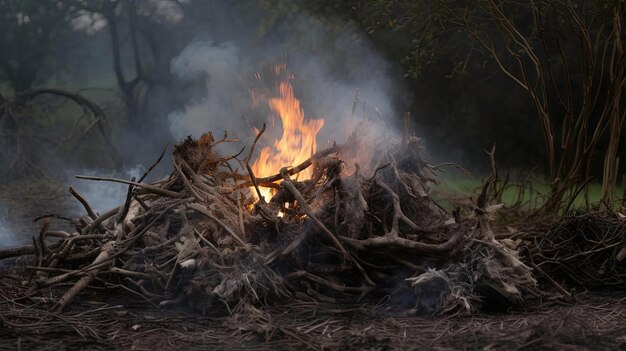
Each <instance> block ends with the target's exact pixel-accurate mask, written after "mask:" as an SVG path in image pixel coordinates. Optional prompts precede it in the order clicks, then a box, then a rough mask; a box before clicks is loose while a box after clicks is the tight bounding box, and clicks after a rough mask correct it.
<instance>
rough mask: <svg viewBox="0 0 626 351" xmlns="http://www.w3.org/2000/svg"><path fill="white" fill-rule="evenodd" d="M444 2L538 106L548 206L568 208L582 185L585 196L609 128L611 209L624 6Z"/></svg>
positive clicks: (607, 194)
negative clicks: (548, 194)
mask: <svg viewBox="0 0 626 351" xmlns="http://www.w3.org/2000/svg"><path fill="white" fill-rule="evenodd" d="M443 3H445V4H444V6H446V9H447V16H446V17H447V19H448V21H449V22H450V23H452V24H454V25H455V26H456V27H457V28H460V29H462V30H463V31H464V32H465V33H466V34H467V35H468V36H469V37H470V38H471V39H472V40H473V42H475V43H477V44H478V45H479V46H480V47H481V48H482V49H483V50H484V52H485V53H486V54H487V55H488V56H489V57H491V58H492V59H493V60H494V61H495V63H496V64H497V66H498V68H499V70H500V71H501V72H502V73H504V74H505V75H506V76H508V77H509V78H510V79H511V80H512V81H513V82H515V83H516V84H517V85H518V86H519V87H521V88H522V89H523V90H524V91H526V92H527V94H528V96H529V97H530V100H531V101H532V103H533V106H534V107H535V111H536V113H537V117H538V119H539V122H540V124H541V129H542V131H543V140H544V144H545V149H546V158H547V166H548V172H549V177H550V183H551V193H550V198H549V200H548V202H547V203H546V205H545V209H547V210H549V211H551V212H556V211H558V210H560V209H563V208H564V207H567V206H568V205H569V204H570V203H571V202H572V201H573V199H574V197H576V196H577V194H578V191H577V185H578V184H580V183H581V182H584V185H583V187H584V188H585V193H587V186H588V183H589V180H590V173H591V165H592V161H593V160H594V155H595V154H596V153H598V152H600V151H602V150H599V147H600V145H601V143H602V142H603V138H606V134H607V131H608V134H609V135H608V141H606V142H607V143H608V147H607V148H606V150H604V151H605V152H606V154H605V157H604V171H603V172H604V174H603V190H602V202H603V204H604V206H606V207H611V205H612V203H613V191H614V189H615V185H616V179H617V176H618V174H617V172H618V163H619V158H618V156H617V150H618V146H619V139H620V135H621V130H622V122H623V119H624V116H625V114H626V109H625V108H624V101H623V99H624V97H623V95H622V94H621V92H622V90H623V89H624V85H625V82H626V74H625V72H624V65H625V64H626V61H625V56H624V51H623V37H622V35H623V34H622V26H621V19H622V18H624V17H625V16H626V12H625V9H624V7H623V6H622V4H621V2H620V1H614V2H595V1H593V2H584V1H575V0H544V1H536V0H531V1H528V2H526V1H523V2H517V1H511V0H478V1H473V2H470V5H467V2H463V3H464V5H459V4H458V3H457V2H443ZM607 19H610V20H608V21H607ZM575 90H578V91H575ZM576 96H579V97H580V100H578V99H576V98H575V97H576Z"/></svg>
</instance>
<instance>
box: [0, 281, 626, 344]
mask: <svg viewBox="0 0 626 351" xmlns="http://www.w3.org/2000/svg"><path fill="white" fill-rule="evenodd" d="M12 280H13V279H12V278H10V277H6V276H5V277H3V278H2V279H1V280H0V286H1V287H0V350H78V349H83V350H111V349H115V350H196V349H197V350H220V349H224V350H235V349H245V350H303V349H314V350H322V349H324V350H340V349H341V350H353V349H354V350H424V349H432V350H476V349H483V350H619V349H626V325H625V324H624V320H626V293H623V292H622V293H611V294H609V293H601V292H582V293H579V294H578V295H577V297H576V300H575V301H572V302H560V303H558V302H550V303H545V304H537V305H535V306H528V307H527V308H526V310H511V311H507V312H505V313H493V314H488V313H481V314H478V315H473V316H458V315H456V316H408V315H406V313H405V312H403V311H393V310H391V309H390V308H389V307H388V306H386V305H385V304H384V303H381V304H379V305H377V306H372V305H353V306H345V305H342V306H336V305H320V304H298V305H291V306H285V305H278V306H275V307H272V308H267V309H259V310H255V311H253V312H254V313H249V312H250V311H247V312H248V313H246V314H243V315H245V316H246V317H245V319H243V317H240V318H241V319H237V317H231V316H229V315H228V313H224V311H217V312H216V313H217V314H218V315H213V316H211V315H208V316H202V315H200V314H198V313H195V312H190V311H188V310H187V309H185V308H183V307H177V308H174V309H169V310H164V309H159V308H158V307H155V306H151V305H150V304H148V303H147V302H146V301H145V300H143V299H142V298H140V297H137V296H135V295H132V294H131V293H129V292H126V291H125V290H121V289H119V288H118V289H114V290H107V291H105V292H103V291H102V290H96V289H90V290H88V291H87V292H85V293H84V294H82V295H81V296H80V298H79V299H77V300H76V301H75V302H74V303H73V304H72V305H71V307H70V308H68V309H67V310H66V311H65V312H64V313H63V314H62V315H56V314H54V313H52V312H49V311H50V307H51V304H50V303H49V300H47V299H37V300H35V301H36V304H35V305H32V302H33V301H25V300H22V301H12V300H11V299H12V296H13V294H15V293H17V292H18V291H19V290H21V289H22V288H21V287H19V284H16V283H17V282H15V281H12ZM57 294H58V292H57ZM48 296H50V297H52V296H56V295H55V293H54V291H50V292H49V295H48ZM250 316H252V317H250Z"/></svg>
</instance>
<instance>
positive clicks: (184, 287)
mask: <svg viewBox="0 0 626 351" xmlns="http://www.w3.org/2000/svg"><path fill="white" fill-rule="evenodd" d="M263 130H264V129H263ZM263 130H262V131H261V132H260V133H259V134H258V135H257V138H256V139H255V142H254V144H253V145H252V147H251V148H250V149H249V151H248V153H247V156H246V157H245V158H244V159H240V158H239V155H234V156H228V157H223V156H220V155H218V154H217V153H216V152H215V151H214V148H215V146H216V145H217V144H220V143H222V142H228V141H231V140H229V139H227V136H226V135H225V136H224V138H223V139H222V140H215V139H214V138H213V136H212V135H211V134H210V133H208V134H205V135H204V136H203V137H201V138H200V139H198V140H194V139H192V138H188V139H186V140H185V141H184V142H183V143H182V144H180V145H178V146H176V147H175V150H174V152H173V155H172V157H171V159H172V162H173V165H174V168H175V170H174V171H173V173H172V174H170V175H169V176H168V177H166V178H164V179H162V180H160V181H157V182H155V183H152V184H148V183H145V182H144V181H143V180H144V178H145V176H146V175H147V174H146V175H144V176H143V177H142V178H141V179H138V180H135V179H132V180H123V179H111V178H97V177H79V178H86V179H91V180H96V181H112V182H120V183H124V184H127V185H128V195H127V198H126V201H125V203H123V204H121V205H120V206H119V207H117V208H114V209H112V210H110V211H108V212H106V213H103V214H98V213H96V212H95V211H93V210H92V208H91V207H90V205H89V204H88V202H87V201H86V199H84V198H83V197H82V196H81V195H80V194H79V193H78V192H76V191H75V190H73V189H71V188H70V191H71V192H72V194H73V195H74V196H75V197H76V198H77V199H78V200H79V201H80V202H81V204H82V205H83V207H84V208H85V211H86V215H85V216H84V217H83V218H79V219H74V220H73V222H72V223H73V225H74V227H75V228H76V231H75V232H73V233H68V232H62V231H54V230H51V229H50V228H49V221H48V219H46V220H45V221H44V224H43V226H42V229H41V232H40V233H39V235H38V236H37V237H36V238H34V240H33V245H32V246H26V247H21V248H15V249H12V250H5V251H1V252H0V258H4V257H10V256H18V255H25V254H33V255H34V263H33V264H32V265H31V266H28V267H27V268H28V269H30V270H31V271H32V272H33V275H32V277H31V284H32V288H31V289H30V291H29V294H36V293H37V292H38V291H41V289H43V288H46V287H50V286H56V285H59V284H61V283H72V285H71V287H70V288H69V289H67V290H66V292H65V293H64V294H63V295H62V296H60V298H59V299H58V301H57V302H56V308H57V309H58V310H61V309H63V308H64V307H65V306H67V305H68V304H69V303H70V302H71V301H72V300H73V299H74V298H75V297H76V296H77V295H78V294H79V293H80V292H81V291H83V290H84V289H85V288H87V287H88V286H89V285H90V284H102V283H108V284H111V283H112V284H115V285H116V286H122V287H124V288H125V289H128V290H131V291H133V292H135V293H138V294H141V295H142V296H143V297H144V298H145V299H146V300H148V301H150V302H152V303H159V304H160V305H161V306H169V305H172V304H176V305H178V304H186V305H189V306H190V307H192V308H195V309H197V310H199V311H202V312H207V311H210V310H216V309H224V308H227V309H228V311H231V312H233V311H236V310H237V309H241V308H242V306H246V305H247V306H250V305H269V304H272V303H274V302H275V301H279V300H283V301H284V300H287V299H297V300H300V301H302V300H306V301H326V302H335V303H354V302H359V301H360V302H380V301H381V299H382V300H383V301H387V300H390V301H389V302H390V303H392V304H394V305H398V306H403V307H406V308H407V309H408V310H410V311H414V312H430V313H432V312H449V311H460V312H467V313H470V312H473V311H476V310H477V309H479V308H480V307H481V306H484V305H485V304H486V303H489V302H490V301H494V303H495V302H497V303H500V302H505V303H506V304H507V305H510V304H517V303H520V302H522V301H524V300H525V299H526V298H527V297H532V296H536V294H537V288H536V281H535V279H534V278H533V276H532V274H531V269H530V268H529V267H527V266H526V265H525V264H524V263H522V262H521V261H520V260H519V259H518V255H517V250H516V248H515V247H514V245H513V244H512V243H510V242H507V241H506V240H505V241H500V240H496V239H495V236H494V233H493V230H492V228H491V221H492V219H493V216H494V214H495V211H496V210H497V209H499V208H500V207H501V206H500V205H490V203H489V199H490V198H491V195H490V194H491V192H492V189H493V184H494V182H495V180H496V174H495V164H493V173H492V175H491V176H490V177H489V178H488V179H487V180H486V181H485V184H484V187H483V189H482V192H481V194H480V196H479V197H478V201H477V203H476V204H475V205H474V206H472V207H471V208H469V209H465V210H461V209H457V210H456V211H455V212H454V213H453V214H452V215H451V216H449V215H448V214H447V213H446V212H445V211H444V210H443V209H442V208H441V207H440V206H438V205H437V204H436V203H435V202H434V201H433V199H432V198H430V197H429V195H428V190H429V188H428V184H430V183H431V182H434V181H436V180H435V174H434V172H433V170H434V167H433V166H430V165H429V163H428V156H427V154H426V151H425V148H424V144H423V142H422V141H421V139H419V138H416V137H410V138H409V137H408V136H406V135H405V137H404V138H403V139H402V141H398V142H396V143H389V142H387V143H385V144H383V143H375V144H376V145H371V144H374V143H372V142H370V141H366V140H363V138H362V137H359V136H357V135H356V134H355V135H353V136H352V137H351V138H350V139H349V140H348V141H347V142H346V144H344V145H333V146H332V147H330V148H328V149H325V150H322V151H319V152H318V153H316V154H315V155H313V156H312V157H311V158H310V159H308V160H306V161H305V162H303V163H302V164H300V165H296V166H294V167H292V168H287V167H285V168H283V169H281V171H280V172H279V173H278V174H275V175H272V176H269V177H263V178H257V177H256V176H255V175H254V174H253V172H252V169H251V167H250V159H251V157H252V155H253V152H254V145H255V144H256V142H257V141H258V138H259V137H260V136H261V134H262V133H263ZM366 144H369V146H368V152H367V155H365V156H364V153H363V147H364V145H366ZM240 154H241V153H240ZM490 155H491V159H492V163H493V150H492V152H491V154H490ZM162 157H163V155H161V158H162ZM161 158H159V160H160V159H161ZM344 160H351V161H356V160H358V161H360V162H361V164H367V165H368V168H370V166H371V171H369V173H367V174H366V171H364V170H361V167H360V166H359V163H356V164H354V166H351V167H350V168H353V169H348V168H349V167H348V166H347V165H346V162H344ZM237 164H239V165H240V166H241V167H240V169H245V170H247V171H248V172H247V173H240V172H237V171H235V170H234V167H233V165H237ZM308 167H312V170H313V171H312V174H313V175H312V177H311V179H308V180H297V176H298V174H299V173H300V172H301V171H302V170H304V169H306V168H308ZM152 168H153V167H151V168H150V169H152ZM149 171H150V170H149ZM149 171H148V172H149ZM259 187H272V188H275V190H276V192H275V195H274V196H273V197H272V198H271V199H264V198H263V197H262V196H261V193H260V191H259ZM254 193H256V194H257V196H253V195H254ZM255 199H258V200H255ZM49 238H58V239H59V240H57V241H50V240H49Z"/></svg>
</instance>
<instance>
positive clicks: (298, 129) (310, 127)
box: [252, 65, 324, 200]
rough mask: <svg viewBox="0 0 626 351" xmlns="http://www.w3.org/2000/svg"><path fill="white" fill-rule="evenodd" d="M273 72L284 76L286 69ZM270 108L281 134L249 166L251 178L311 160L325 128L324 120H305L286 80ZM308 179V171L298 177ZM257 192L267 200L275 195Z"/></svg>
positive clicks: (263, 190)
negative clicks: (319, 133) (278, 119)
mask: <svg viewBox="0 0 626 351" xmlns="http://www.w3.org/2000/svg"><path fill="white" fill-rule="evenodd" d="M275 71H276V74H277V75H280V73H281V72H286V66H285V65H279V66H277V67H276V70H275ZM269 107H270V109H271V110H272V111H273V112H275V113H276V114H277V115H278V117H280V120H281V122H282V127H283V128H282V129H283V133H282V137H281V139H280V140H279V139H276V140H275V141H274V145H273V147H271V146H266V147H264V148H263V149H261V153H260V155H259V158H258V159H257V160H256V162H254V164H253V165H252V170H253V171H254V174H255V175H256V176H257V177H259V178H261V177H266V176H270V175H273V174H276V173H278V172H279V171H280V169H281V168H282V167H290V166H291V167H293V166H297V165H298V164H300V163H302V162H304V161H305V160H307V159H308V158H309V157H311V156H312V155H313V154H314V153H315V151H316V150H317V142H316V138H317V133H318V132H319V131H320V129H322V127H323V126H324V120H323V119H311V120H308V121H307V120H305V118H304V111H303V110H302V107H301V106H300V100H298V99H297V98H296V97H295V96H294V92H293V87H292V86H291V83H290V82H289V78H285V79H284V80H283V81H282V82H280V84H279V86H278V96H277V97H275V98H271V99H270V100H269ZM310 176H311V170H310V169H306V170H304V171H303V172H301V173H300V174H299V177H300V178H301V179H302V178H305V179H308V178H309V177H310ZM260 190H261V195H262V196H263V197H264V198H265V199H266V200H269V199H270V197H271V195H272V194H273V193H274V190H273V189H271V188H261V189H260ZM253 193H254V192H253Z"/></svg>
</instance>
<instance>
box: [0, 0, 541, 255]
mask: <svg viewBox="0 0 626 351" xmlns="http://www.w3.org/2000/svg"><path fill="white" fill-rule="evenodd" d="M431 3H433V2H416V3H415V4H413V3H411V2H407V3H406V4H405V3H404V2H393V1H385V0H380V1H352V0H346V1H339V0H335V1H330V0H329V1H326V0H320V1H306V0H292V1H290V0H274V1H272V0H239V1H222V0H179V1H170V0H145V1H136V0H135V1H133V0H117V1H114V0H93V1H89V0H65V1H61V0H46V1H38V0H0V47H1V48H2V49H1V50H0V105H2V106H4V107H3V109H0V133H1V134H0V150H3V151H1V152H0V182H1V184H0V185H1V188H0V246H2V245H10V244H15V243H17V242H19V241H20V240H16V238H20V237H22V236H23V235H22V234H15V231H16V230H15V229H11V228H12V227H18V226H19V227H20V228H23V227H24V225H25V224H23V223H26V222H27V221H26V220H25V219H24V218H33V215H34V214H35V213H40V214H41V213H46V212H57V211H61V210H64V209H70V210H72V211H78V210H79V209H78V208H77V207H76V206H75V205H73V204H68V205H62V204H64V203H66V202H71V199H68V198H67V196H66V195H59V193H56V192H55V191H53V190H50V192H51V194H52V195H50V196H49V198H47V200H46V201H35V202H34V203H35V204H30V203H29V202H27V201H26V200H25V199H26V197H28V196H27V195H26V194H27V193H28V191H27V190H28V189H31V190H33V188H34V189H35V190H33V191H35V192H36V191H38V190H37V189H39V188H44V187H52V188H55V187H60V188H65V187H66V186H67V185H73V186H75V187H77V188H78V189H79V190H81V191H82V192H83V193H84V195H85V196H86V197H87V198H88V199H89V201H91V202H92V203H94V206H95V207H96V208H97V210H99V211H103V210H106V209H108V208H110V207H112V206H114V205H115V204H117V203H118V202H120V201H122V199H123V197H124V193H125V188H124V187H123V186H117V185H111V184H101V183H97V184H93V183H85V182H83V181H80V182H79V181H76V180H75V179H73V175H75V174H92V175H103V176H104V175H111V176H118V177H123V178H130V177H131V176H133V175H138V174H141V173H142V172H143V169H145V167H148V166H149V165H150V164H151V163H152V162H153V161H154V160H155V159H156V158H157V157H158V155H159V153H160V152H161V150H162V149H163V148H164V147H165V145H166V144H168V143H169V144H170V145H172V144H173V143H176V142H177V141H179V140H181V139H182V138H184V137H185V136H186V135H192V136H195V137H197V136H199V135H200V134H202V133H203V132H206V131H213V132H214V133H215V135H218V136H221V134H222V133H223V131H224V130H227V131H228V132H229V135H230V136H231V137H237V138H240V139H242V141H244V142H245V143H249V142H250V140H251V139H252V138H253V137H254V133H253V132H252V128H253V127H260V125H261V124H262V123H263V122H264V121H266V120H267V119H268V116H269V115H270V113H269V110H268V108H267V106H266V105H265V106H263V105H260V106H257V107H253V106H252V100H251V91H271V88H272V87H273V86H274V84H275V79H273V76H272V73H271V72H272V68H273V67H274V66H275V65H276V64H280V63H286V64H287V67H288V69H289V70H290V72H291V73H292V74H293V76H294V79H293V81H292V84H293V86H294V88H295V92H296V96H297V97H298V98H300V99H301V101H302V104H303V107H304V110H305V114H306V115H307V116H308V117H309V118H324V119H325V126H324V129H323V130H322V132H321V133H320V135H319V138H318V144H319V145H325V143H327V142H333V141H339V142H340V141H341V140H342V138H343V135H344V134H343V133H344V129H345V119H346V118H347V117H348V116H349V115H350V113H351V109H352V104H353V101H354V99H355V94H356V92H357V90H358V94H359V99H360V101H362V102H364V103H363V104H362V105H361V106H360V110H359V112H358V113H360V114H366V115H369V114H373V113H374V111H375V109H374V108H376V109H378V110H379V111H380V115H381V116H382V119H383V121H384V122H383V124H384V125H386V126H387V128H389V129H390V130H398V127H399V126H400V125H401V123H402V115H403V114H404V113H405V112H410V113H411V125H410V130H411V132H414V133H415V134H417V135H418V136H420V137H423V138H424V139H425V140H426V143H427V146H428V150H429V151H430V153H431V154H432V155H433V158H434V160H435V161H454V162H458V163H460V164H462V165H463V166H464V167H466V168H468V169H470V170H472V171H475V172H477V173H478V174H480V173H481V172H483V171H485V170H486V165H487V160H486V158H485V156H484V153H483V149H485V148H489V147H490V146H491V145H492V143H494V142H495V143H497V145H498V162H499V165H500V167H502V168H503V169H524V170H527V171H531V170H535V171H534V172H535V173H536V174H538V175H541V174H543V173H544V158H543V152H544V150H543V144H542V139H541V133H540V129H539V124H538V122H537V120H536V116H535V115H534V111H533V109H532V107H531V106H530V104H529V101H528V98H527V95H525V94H524V92H522V91H521V90H520V89H518V88H517V87H516V86H515V85H514V84H513V83H512V82H511V81H510V80H509V79H508V78H506V77H505V76H504V75H502V74H501V73H499V72H498V71H497V69H496V67H495V65H494V64H493V63H492V62H490V61H489V60H488V59H487V55H484V54H483V53H481V52H480V51H479V50H475V49H470V50H469V51H468V48H467V46H466V43H467V38H464V37H461V36H459V35H456V34H455V33H449V32H446V31H444V30H442V29H441V27H440V26H439V24H438V23H437V22H436V20H434V19H433V18H431V17H430V16H429V14H431V13H434V12H432V11H433V9H432V8H431V6H432V4H431ZM403 6H404V7H403ZM419 6H423V8H416V7H419ZM415 13H420V14H424V15H423V16H422V15H420V16H422V17H419V16H415V15H414V14H415ZM257 74H258V75H257ZM259 77H260V78H261V79H258V78H259ZM44 88H45V89H48V88H50V89H60V90H63V91H66V92H70V93H73V94H79V95H80V96H81V97H84V98H86V99H88V100H89V101H91V102H93V103H94V104H96V105H97V106H98V107H99V108H100V109H101V112H102V115H98V116H95V115H94V113H92V111H89V109H86V108H85V105H84V104H76V103H75V102H73V101H72V100H69V99H67V98H66V97H60V96H58V95H54V94H49V93H42V94H41V95H38V96H37V97H35V98H32V99H28V100H27V101H25V102H24V103H21V102H20V101H21V100H20V99H21V97H22V96H27V95H28V94H29V92H31V91H33V90H38V89H44ZM8 106H10V108H8ZM5 107H6V108H5ZM279 132H280V130H279V129H278V127H277V128H275V129H274V130H268V133H267V134H268V135H267V138H266V139H265V141H266V142H269V141H271V138H270V136H272V135H275V134H276V133H279ZM234 149H237V150H238V149H239V148H229V146H228V145H227V146H225V147H224V148H223V152H225V153H226V152H232V151H233V150H234ZM167 163H168V162H167V161H165V162H163V163H162V165H161V166H160V168H159V169H157V171H156V172H155V173H154V175H153V177H158V176H160V175H163V174H165V173H166V172H167V171H168V170H169V168H168V167H169V166H168V165H167ZM33 179H34V180H35V181H37V183H36V184H37V186H33V184H34V183H33ZM41 180H44V181H41ZM41 192H45V191H44V190H42V191H41ZM25 204H28V205H25ZM23 208H27V209H28V211H26V210H23ZM19 218H21V219H19ZM16 223H22V224H20V225H18V224H16ZM31 230H32V228H31V227H28V228H27V230H26V232H28V231H31ZM22 241H23V240H22Z"/></svg>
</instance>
